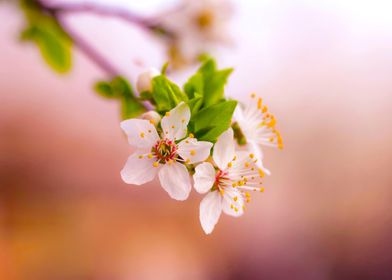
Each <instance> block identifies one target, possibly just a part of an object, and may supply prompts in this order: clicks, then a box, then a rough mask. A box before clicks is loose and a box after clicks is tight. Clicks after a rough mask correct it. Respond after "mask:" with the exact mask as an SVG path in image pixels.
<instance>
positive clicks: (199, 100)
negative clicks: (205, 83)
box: [188, 92, 203, 116]
mask: <svg viewBox="0 0 392 280" xmlns="http://www.w3.org/2000/svg"><path fill="white" fill-rule="evenodd" d="M202 104H203V96H202V95H201V94H199V93H197V92H196V93H195V97H194V98H192V99H191V100H189V102H188V106H189V109H190V110H191V115H192V116H193V115H195V114H196V113H197V112H198V111H199V109H200V107H201V105H202Z"/></svg>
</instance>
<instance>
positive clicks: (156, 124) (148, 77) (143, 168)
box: [121, 70, 283, 234]
mask: <svg viewBox="0 0 392 280" xmlns="http://www.w3.org/2000/svg"><path fill="white" fill-rule="evenodd" d="M159 76H160V73H159V72H158V71H157V70H148V71H146V72H144V73H142V74H140V76H139V78H138V80H137V83H136V85H137V89H138V91H139V92H152V91H154V86H153V81H154V79H155V78H156V77H159ZM255 100H256V101H255ZM191 103H193V102H191V101H188V102H186V101H181V102H179V103H178V104H177V105H176V106H175V107H174V108H172V109H171V110H169V111H166V112H157V111H149V112H147V113H144V114H142V115H141V116H140V117H139V118H133V119H128V120H124V121H123V122H121V128H122V129H123V130H124V132H125V133H126V135H127V136H128V141H129V144H130V145H131V146H133V147H134V148H136V150H135V151H134V153H133V154H132V155H131V156H130V157H129V158H128V161H127V163H126V165H125V166H124V168H123V170H122V171H121V177H122V179H123V180H124V182H126V183H128V184H132V185H142V184H145V183H147V182H150V181H152V180H153V179H154V178H155V177H156V176H158V178H159V181H160V184H161V186H162V188H163V189H164V190H165V191H166V192H167V193H168V195H169V196H170V197H171V198H173V199H175V200H180V201H183V200H186V199H187V198H188V197H189V194H190V192H191V189H192V186H193V188H194V189H195V190H196V191H197V192H198V193H200V194H205V196H204V198H203V199H202V201H201V203H200V210H199V211H200V215H199V216H200V223H201V226H202V228H203V230H204V232H205V233H206V234H210V233H211V232H212V231H213V229H214V227H215V225H216V224H217V222H218V220H219V217H220V215H221V213H222V211H223V213H225V214H227V215H230V216H234V217H239V216H241V215H242V214H243V213H244V210H245V204H246V203H247V202H250V201H251V195H250V193H251V192H264V186H263V178H264V177H265V175H266V174H270V172H269V171H268V170H267V169H266V168H265V167H264V165H263V157H262V153H261V147H262V146H272V147H278V148H282V146H283V145H282V138H281V136H280V133H279V132H278V131H277V129H276V119H275V117H274V116H273V115H271V114H270V113H268V109H267V107H266V106H264V105H263V104H262V101H261V99H257V98H256V96H255V95H251V98H250V102H248V103H247V104H246V105H242V104H237V105H236V109H235V112H233V115H232V118H231V119H230V123H229V125H228V127H227V129H225V130H224V131H223V132H222V133H220V134H219V135H218V137H217V138H216V140H214V139H209V140H208V141H207V140H204V139H205V138H206V136H203V137H202V138H203V139H198V137H197V135H194V134H193V133H192V129H194V127H197V126H198V123H197V122H198V120H199V118H198V117H194V116H193V112H192V110H191V106H192V105H191ZM193 117H194V118H193ZM207 118H208V116H207ZM191 122H192V125H190V123H191Z"/></svg>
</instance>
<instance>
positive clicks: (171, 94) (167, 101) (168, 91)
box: [152, 75, 188, 112]
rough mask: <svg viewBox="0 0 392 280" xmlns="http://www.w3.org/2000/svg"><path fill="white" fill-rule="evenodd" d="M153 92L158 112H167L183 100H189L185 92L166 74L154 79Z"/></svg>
mask: <svg viewBox="0 0 392 280" xmlns="http://www.w3.org/2000/svg"><path fill="white" fill-rule="evenodd" d="M152 89H153V90H152V94H153V98H154V101H155V103H156V109H157V111H158V112H167V111H170V110H171V109H173V108H174V107H176V106H177V104H179V103H180V102H181V101H188V98H187V96H186V94H185V93H183V92H182V91H181V89H180V88H179V87H178V86H177V85H176V84H175V83H173V82H171V81H170V80H169V79H168V78H167V77H165V76H164V75H160V76H157V77H155V78H154V79H153V80H152Z"/></svg>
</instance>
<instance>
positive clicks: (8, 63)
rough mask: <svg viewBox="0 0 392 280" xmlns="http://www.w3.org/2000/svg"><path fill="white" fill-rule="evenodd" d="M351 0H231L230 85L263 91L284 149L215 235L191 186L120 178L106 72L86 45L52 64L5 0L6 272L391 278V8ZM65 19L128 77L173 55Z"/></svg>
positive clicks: (100, 22)
mask: <svg viewBox="0 0 392 280" xmlns="http://www.w3.org/2000/svg"><path fill="white" fill-rule="evenodd" d="M343 2H344V3H341V1H313V2H311V1H305V0H302V1H301V0H296V1H282V2H279V1H278V2H276V1H260V2H258V1H251V0H248V1H243V2H242V1H241V3H240V2H237V3H236V7H235V8H236V17H235V19H234V22H233V24H232V25H233V32H234V33H233V35H234V36H233V37H234V41H235V43H234V46H232V47H231V48H229V49H225V50H223V51H220V52H219V54H218V61H219V64H221V65H223V66H227V65H229V66H234V68H235V71H234V73H233V74H232V77H231V80H230V81H229V85H228V86H227V91H226V94H227V95H228V96H232V97H234V98H238V99H244V98H245V97H246V96H247V95H248V94H250V93H251V92H253V91H255V92H257V94H259V95H260V96H262V97H263V98H264V100H265V102H266V103H267V105H268V106H269V108H270V111H271V112H273V113H274V114H275V115H276V117H277V119H278V122H279V125H278V127H279V129H280V130H281V132H282V135H283V139H284V142H285V148H284V149H283V151H277V150H267V151H266V155H265V165H266V166H267V167H268V168H269V169H270V170H271V171H272V175H271V176H270V177H268V178H266V181H265V185H266V186H267V187H266V191H265V193H263V194H260V195H256V194H255V195H254V196H252V202H251V203H250V204H249V205H248V206H247V211H246V213H245V215H244V216H243V217H241V218H238V219H235V218H231V217H228V216H222V217H221V220H220V222H219V223H218V225H217V227H216V228H215V230H214V232H213V234H212V235H209V236H206V235H205V234H204V233H203V231H202V229H201V227H200V224H199V217H198V207H199V203H200V200H201V196H199V195H198V194H197V193H196V192H194V191H193V192H192V194H191V197H190V199H189V200H188V201H186V202H177V201H174V200H171V199H170V198H169V197H168V196H167V194H166V193H165V191H164V190H163V189H162V188H161V187H160V186H159V184H158V183H157V182H156V181H154V182H153V183H151V184H148V185H146V186H129V185H126V184H124V183H123V182H122V181H121V178H120V176H119V172H120V170H121V168H122V167H123V165H124V163H125V161H126V159H127V157H128V155H129V154H130V152H131V149H130V147H129V146H128V143H127V141H126V138H125V136H124V135H123V134H122V131H121V130H120V127H119V122H120V117H119V108H118V107H117V104H115V103H114V102H111V101H109V100H106V99H102V98H100V97H99V96H97V95H96V94H95V93H94V92H93V90H92V84H93V82H94V81H96V80H97V79H99V78H103V77H104V75H103V73H101V72H100V71H99V69H97V68H96V67H95V65H94V64H92V63H91V62H90V61H88V59H87V58H86V57H84V56H83V54H81V53H79V52H78V51H76V52H75V55H74V69H73V70H72V72H71V73H70V74H68V75H65V76H60V75H58V74H55V73H53V72H52V71H51V70H50V69H49V68H48V67H47V66H46V65H45V64H44V63H43V61H42V59H41V57H40V56H39V53H38V51H37V50H36V49H35V48H34V47H33V46H32V45H29V44H22V43H20V42H19V41H18V40H17V38H18V32H19V31H20V29H21V27H22V26H23V24H22V18H21V15H20V13H19V12H18V11H17V10H16V9H15V8H12V7H10V6H6V5H2V6H0V18H1V19H2V22H3V24H2V25H0V279H7V280H8V279H9V280H14V279H15V280H25V279H26V280H27V279H28V280H45V279H48V280H49V279H51V280H52V279H59V280H63V279H67V280H68V279H83V280H84V279H94V280H95V279H120V280H129V279H142V280H144V279H168V280H173V279H179V280H182V279H187V280H191V279H195V280H201V279H214V280H215V279H218V280H220V279H222V280H226V279H233V280H234V279H320V280H324V279H392V266H391V264H392V237H391V234H390V232H391V230H392V206H391V205H392V204H391V199H392V173H391V171H390V168H391V166H392V149H391V147H390V144H391V143H392V130H391V121H392V115H391V111H392V79H391V73H392V53H391V49H392V20H391V18H390V15H389V14H388V13H386V12H385V11H386V10H388V9H389V11H390V8H391V6H390V4H389V2H388V1H362V2H361V1H360V2H361V3H358V4H356V1H343ZM376 2H377V3H376ZM350 3H351V4H350ZM135 5H136V4H135ZM70 21H74V25H75V26H78V27H80V32H81V33H83V34H85V35H86V37H87V38H88V40H91V42H92V43H94V44H95V45H96V46H97V47H98V49H99V50H100V51H102V53H104V54H105V55H107V56H109V57H111V58H112V59H113V61H114V63H115V64H116V65H118V66H119V67H120V68H121V69H122V70H123V71H124V72H125V73H126V74H127V75H128V77H130V78H131V81H134V80H135V76H136V75H137V73H138V71H140V70H142V69H143V68H142V67H140V66H139V65H140V63H139V62H140V61H141V62H142V64H143V65H147V66H150V65H151V66H155V67H160V65H162V64H163V63H164V61H165V58H164V51H163V49H162V46H160V45H159V44H158V43H157V42H156V41H154V40H152V39H151V38H149V37H148V36H145V35H144V34H143V33H142V32H141V31H140V30H138V29H130V30H129V26H124V25H123V24H121V23H119V22H117V21H114V20H107V19H100V18H94V17H90V16H88V17H78V18H71V19H70ZM135 42H138V43H137V44H136V43H135ZM135 61H138V63H135ZM183 76H185V74H173V79H177V80H183V78H184V77H183Z"/></svg>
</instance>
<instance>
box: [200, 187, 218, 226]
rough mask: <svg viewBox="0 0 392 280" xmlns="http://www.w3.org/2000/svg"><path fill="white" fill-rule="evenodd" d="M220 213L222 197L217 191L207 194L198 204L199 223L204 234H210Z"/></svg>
mask: <svg viewBox="0 0 392 280" xmlns="http://www.w3.org/2000/svg"><path fill="white" fill-rule="evenodd" d="M221 212H222V196H221V195H220V194H219V192H218V191H213V192H210V193H208V194H207V195H206V196H205V197H204V198H203V200H202V201H201V203H200V214H199V218H200V223H201V227H202V228H203V230H204V232H205V233H206V234H210V233H211V232H212V231H213V230H214V227H215V225H216V223H217V222H218V220H219V217H220V214H221Z"/></svg>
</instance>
